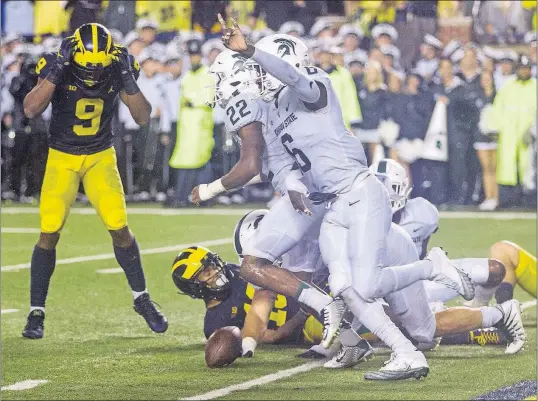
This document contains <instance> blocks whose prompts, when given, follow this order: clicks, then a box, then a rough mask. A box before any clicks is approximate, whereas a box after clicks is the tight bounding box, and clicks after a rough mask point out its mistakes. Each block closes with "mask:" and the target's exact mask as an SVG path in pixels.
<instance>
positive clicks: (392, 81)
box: [381, 70, 411, 177]
mask: <svg viewBox="0 0 538 401" xmlns="http://www.w3.org/2000/svg"><path fill="white" fill-rule="evenodd" d="M405 79H406V77H405V74H404V73H403V72H400V71H396V70H393V71H391V72H390V73H389V74H388V77H387V103H386V105H385V117H384V119H385V121H390V122H392V123H394V124H396V127H397V128H396V130H397V134H398V135H397V136H396V138H394V139H395V140H396V139H397V138H398V137H399V135H400V131H401V126H402V124H403V120H404V118H405V104H406V101H405V100H404V98H405V95H404V93H402V86H403V83H404V81H405ZM381 134H382V135H383V132H382V133H381ZM386 145H387V146H388V147H389V149H390V153H389V154H390V158H391V159H395V160H398V161H400V162H401V163H402V162H403V161H401V160H400V159H399V157H398V152H397V151H396V148H395V147H394V146H393V145H394V143H392V144H386ZM409 177H411V175H410V174H409Z"/></svg>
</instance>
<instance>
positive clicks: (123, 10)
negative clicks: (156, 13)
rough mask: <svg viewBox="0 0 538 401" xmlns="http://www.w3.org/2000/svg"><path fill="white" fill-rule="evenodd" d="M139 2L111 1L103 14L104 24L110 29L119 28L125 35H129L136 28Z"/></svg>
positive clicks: (127, 0)
mask: <svg viewBox="0 0 538 401" xmlns="http://www.w3.org/2000/svg"><path fill="white" fill-rule="evenodd" d="M138 3H140V2H134V1H131V0H114V1H109V2H108V7H107V8H106V10H105V12H104V16H103V25H105V26H106V27H107V28H108V29H109V30H112V29H117V30H118V31H120V32H121V33H122V34H123V35H127V33H129V32H130V31H132V30H133V29H134V28H135V21H136V6H137V4H138ZM146 18H147V17H146Z"/></svg>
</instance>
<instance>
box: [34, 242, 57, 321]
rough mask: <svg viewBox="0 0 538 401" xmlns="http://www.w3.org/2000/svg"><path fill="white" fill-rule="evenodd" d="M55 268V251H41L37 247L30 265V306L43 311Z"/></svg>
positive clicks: (41, 249)
mask: <svg viewBox="0 0 538 401" xmlns="http://www.w3.org/2000/svg"><path fill="white" fill-rule="evenodd" d="M55 266H56V249H52V250H49V249H43V248H40V247H38V246H37V245H36V246H35V247H34V252H33V253H32V262H31V264H30V306H32V307H41V308H43V311H44V310H45V309H44V308H45V301H46V300H47V293H48V292H49V284H50V278H51V277H52V273H54V267H55Z"/></svg>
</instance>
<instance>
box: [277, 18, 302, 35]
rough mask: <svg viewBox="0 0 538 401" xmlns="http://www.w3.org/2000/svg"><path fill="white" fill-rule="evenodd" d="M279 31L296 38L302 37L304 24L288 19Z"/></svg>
mask: <svg viewBox="0 0 538 401" xmlns="http://www.w3.org/2000/svg"><path fill="white" fill-rule="evenodd" d="M278 33H283V34H286V35H291V36H295V37H296V38H300V37H302V36H304V33H305V32H304V26H303V24H301V23H300V22H297V21H287V22H284V23H283V24H282V26H281V27H280V28H279V29H278Z"/></svg>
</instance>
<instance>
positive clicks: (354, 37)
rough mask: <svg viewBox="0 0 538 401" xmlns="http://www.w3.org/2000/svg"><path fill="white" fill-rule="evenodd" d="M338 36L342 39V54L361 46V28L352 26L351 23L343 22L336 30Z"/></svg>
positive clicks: (362, 33) (362, 35)
mask: <svg viewBox="0 0 538 401" xmlns="http://www.w3.org/2000/svg"><path fill="white" fill-rule="evenodd" d="M338 36H340V37H342V38H343V40H344V43H343V46H342V49H343V51H344V54H348V53H351V52H354V51H356V50H358V49H359V47H360V46H361V41H362V38H363V37H364V32H363V31H362V29H360V28H357V27H355V26H353V25H352V24H344V25H342V26H341V27H340V29H339V30H338Z"/></svg>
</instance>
